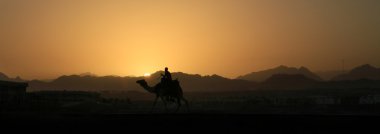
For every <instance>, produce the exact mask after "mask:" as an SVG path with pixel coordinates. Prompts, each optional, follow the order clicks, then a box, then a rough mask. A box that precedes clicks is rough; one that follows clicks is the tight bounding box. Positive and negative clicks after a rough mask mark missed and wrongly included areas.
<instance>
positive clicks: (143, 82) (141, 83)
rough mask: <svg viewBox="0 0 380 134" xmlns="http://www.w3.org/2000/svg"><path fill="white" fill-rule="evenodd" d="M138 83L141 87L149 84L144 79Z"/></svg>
mask: <svg viewBox="0 0 380 134" xmlns="http://www.w3.org/2000/svg"><path fill="white" fill-rule="evenodd" d="M136 83H138V84H140V85H147V84H148V83H147V82H146V81H145V80H144V79H142V80H138V81H136Z"/></svg>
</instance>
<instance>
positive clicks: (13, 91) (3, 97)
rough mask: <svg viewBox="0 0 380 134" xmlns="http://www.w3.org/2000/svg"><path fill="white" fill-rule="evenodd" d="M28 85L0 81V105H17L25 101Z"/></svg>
mask: <svg viewBox="0 0 380 134" xmlns="http://www.w3.org/2000/svg"><path fill="white" fill-rule="evenodd" d="M27 87H28V83H20V82H10V81H0V104H19V103H21V102H22V101H23V100H24V99H25V95H26V88H27Z"/></svg>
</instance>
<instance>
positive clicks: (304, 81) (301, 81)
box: [258, 74, 319, 90]
mask: <svg viewBox="0 0 380 134" xmlns="http://www.w3.org/2000/svg"><path fill="white" fill-rule="evenodd" d="M318 83H319V81H317V80H314V79H311V78H308V77H306V76H304V75H302V74H275V75H273V76H271V77H270V78H268V79H267V80H266V81H264V82H262V83H260V85H259V86H258V89H266V90H278V89H281V90H284V89H286V90H299V89H310V88H313V87H315V86H317V84H318Z"/></svg>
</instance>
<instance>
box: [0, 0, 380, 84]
mask: <svg viewBox="0 0 380 134" xmlns="http://www.w3.org/2000/svg"><path fill="white" fill-rule="evenodd" d="M379 13H380V1H378V0H286V1H285V0H191V1H182V0H173V1H170V0H164V1H163V0H136V1H132V0H0V72H4V73H6V74H9V75H11V76H16V75H20V76H22V77H23V78H28V79H34V78H39V79H42V78H55V77H57V76H59V75H63V74H78V73H83V72H92V73H95V74H98V75H120V76H126V75H136V76H142V75H144V73H153V72H155V71H157V70H163V69H164V67H166V66H167V67H169V70H171V71H173V72H175V71H182V72H186V73H199V74H202V75H208V74H219V75H222V76H226V77H230V78H233V77H236V76H238V75H242V74H245V73H249V72H252V71H258V70H262V69H267V68H272V67H275V66H278V65H281V64H284V65H288V66H297V67H299V66H306V67H309V68H310V69H311V70H337V69H340V65H341V60H342V59H344V60H345V61H346V65H347V68H351V67H354V66H357V65H360V64H364V63H369V64H373V65H375V66H380V58H379V57H380V53H379V52H380V38H379V35H380V14H379Z"/></svg>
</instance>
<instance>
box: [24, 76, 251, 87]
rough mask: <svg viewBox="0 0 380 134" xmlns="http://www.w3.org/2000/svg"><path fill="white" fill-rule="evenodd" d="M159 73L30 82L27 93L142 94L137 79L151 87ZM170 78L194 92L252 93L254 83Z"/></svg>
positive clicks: (157, 79) (200, 78)
mask: <svg viewBox="0 0 380 134" xmlns="http://www.w3.org/2000/svg"><path fill="white" fill-rule="evenodd" d="M161 73H163V72H162V71H158V72H156V73H153V74H152V75H151V76H150V77H120V76H102V77H98V76H90V75H85V76H83V75H82V76H80V75H70V76H61V77H59V78H57V79H55V80H53V81H51V82H43V81H38V80H34V81H30V82H29V89H28V90H29V91H37V90H81V91H104V90H123V91H143V88H142V87H140V86H139V85H138V84H136V81H137V80H140V79H146V80H147V82H148V84H149V85H150V86H154V85H155V84H157V83H158V82H159V81H160V77H159V76H160V74H161ZM172 77H173V79H178V80H179V81H180V84H181V86H182V88H183V90H184V92H193V91H205V92H209V91H237V90H240V91H241V90H252V89H253V87H254V85H255V84H256V83H255V82H251V81H245V80H233V79H228V78H224V77H221V76H218V75H212V76H201V75H198V74H186V73H182V72H175V73H172Z"/></svg>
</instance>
